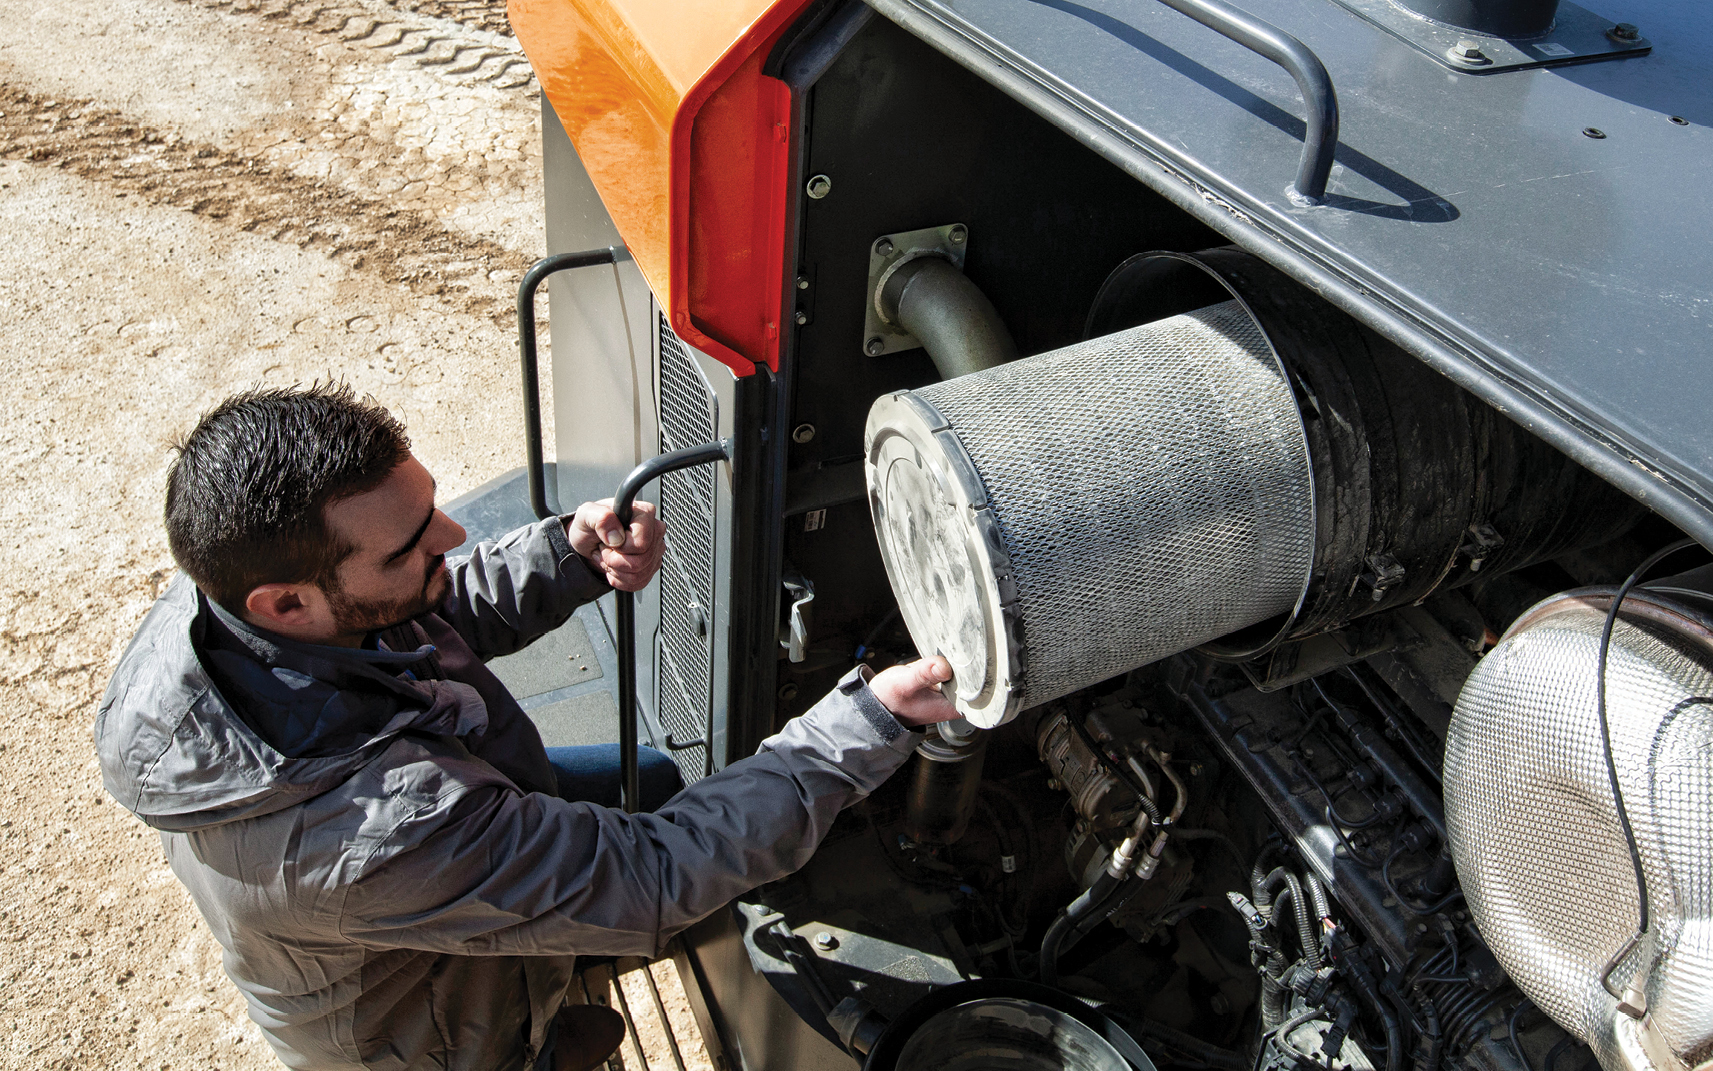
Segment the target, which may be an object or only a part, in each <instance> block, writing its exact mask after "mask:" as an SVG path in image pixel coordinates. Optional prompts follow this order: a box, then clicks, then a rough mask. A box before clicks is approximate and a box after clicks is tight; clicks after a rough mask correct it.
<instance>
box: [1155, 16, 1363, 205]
mask: <svg viewBox="0 0 1713 1071" xmlns="http://www.w3.org/2000/svg"><path fill="white" fill-rule="evenodd" d="M1160 3H1162V4H1165V5H1166V6H1167V7H1169V8H1172V9H1173V10H1175V11H1178V12H1181V13H1182V14H1185V15H1188V16H1189V17H1190V18H1192V19H1195V20H1196V21H1197V22H1199V23H1201V24H1202V25H1203V26H1206V27H1207V28H1208V29H1210V30H1213V31H1215V32H1217V33H1222V34H1224V35H1225V36H1227V37H1229V38H1231V39H1232V40H1233V41H1236V42H1237V43H1238V44H1240V45H1242V46H1243V47H1244V48H1247V49H1249V50H1250V51H1251V52H1254V53H1257V54H1258V55H1261V56H1265V57H1266V58H1267V59H1270V60H1272V61H1273V62H1274V63H1277V64H1278V65H1279V66H1281V67H1283V68H1284V69H1285V70H1286V71H1288V72H1290V75H1291V77H1292V78H1294V79H1296V82H1297V92H1299V93H1301V94H1302V95H1303V109H1304V111H1305V113H1306V114H1305V115H1304V118H1305V119H1306V120H1307V124H1308V129H1307V130H1306V131H1305V132H1304V134H1303V155H1302V159H1301V160H1299V161H1298V163H1297V179H1296V181H1295V182H1293V183H1292V184H1291V187H1290V189H1289V190H1288V191H1287V192H1288V193H1289V194H1290V195H1291V197H1292V200H1296V201H1299V202H1300V203H1302V204H1310V205H1315V204H1320V203H1321V201H1323V200H1325V198H1326V183H1327V179H1328V178H1330V177H1331V176H1332V154H1333V152H1334V150H1336V149H1337V148H1338V94H1337V93H1336V92H1334V91H1333V88H1332V76H1331V75H1329V74H1327V73H1326V65H1325V64H1323V63H1322V62H1321V61H1320V57H1319V56H1316V55H1315V54H1314V53H1313V52H1311V51H1310V50H1309V46H1307V45H1305V44H1303V43H1302V42H1301V41H1299V40H1297V39H1296V38H1295V37H1292V36H1291V35H1290V34H1288V33H1286V32H1285V31H1283V30H1281V29H1279V28H1278V27H1277V26H1274V25H1273V24H1272V23H1270V22H1267V21H1265V20H1263V19H1258V18H1256V17H1255V16H1254V15H1251V14H1249V12H1247V11H1243V10H1240V9H1239V8H1235V7H1232V6H1231V5H1230V4H1228V3H1226V2H1225V0H1160Z"/></svg>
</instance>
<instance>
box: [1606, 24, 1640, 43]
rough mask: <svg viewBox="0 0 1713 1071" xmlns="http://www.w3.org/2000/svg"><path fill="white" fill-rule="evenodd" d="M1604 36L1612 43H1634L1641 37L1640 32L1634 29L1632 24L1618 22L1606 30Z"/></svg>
mask: <svg viewBox="0 0 1713 1071" xmlns="http://www.w3.org/2000/svg"><path fill="white" fill-rule="evenodd" d="M1606 36H1607V37H1610V38H1611V39H1612V40H1614V41H1634V40H1636V39H1638V38H1640V37H1641V36H1642V31H1640V30H1638V29H1636V24H1635V23H1633V22H1620V23H1618V25H1616V26H1614V27H1612V28H1611V29H1610V30H1607V31H1606Z"/></svg>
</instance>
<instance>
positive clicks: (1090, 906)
mask: <svg viewBox="0 0 1713 1071" xmlns="http://www.w3.org/2000/svg"><path fill="white" fill-rule="evenodd" d="M1127 877H1129V873H1128V872H1126V873H1125V875H1124V876H1123V877H1116V878H1115V877H1113V876H1112V874H1111V873H1110V872H1109V871H1107V870H1102V871H1101V872H1100V876H1099V877H1097V878H1095V879H1094V884H1093V885H1090V886H1089V887H1088V888H1086V889H1084V890H1083V891H1082V895H1080V896H1078V897H1077V898H1076V899H1075V900H1072V901H1071V902H1070V904H1069V905H1068V906H1066V907H1065V909H1064V910H1063V911H1060V912H1059V917H1058V918H1056V919H1054V920H1053V924H1052V925H1051V926H1049V927H1048V928H1047V935H1046V936H1045V937H1043V938H1041V954H1040V972H1041V981H1042V982H1043V983H1044V984H1046V985H1058V984H1059V955H1060V953H1061V952H1068V951H1070V949H1071V947H1074V946H1075V944H1076V941H1075V940H1070V938H1071V934H1072V932H1073V931H1074V930H1076V929H1078V928H1079V924H1080V923H1081V922H1082V921H1083V920H1084V919H1086V918H1089V917H1091V916H1094V915H1096V914H1098V913H1099V912H1100V911H1101V909H1102V908H1104V907H1105V906H1106V903H1107V901H1108V900H1110V899H1112V898H1113V896H1114V894H1116V893H1117V892H1118V889H1119V886H1121V885H1124V884H1125V878H1127ZM1115 906H1116V905H1115ZM1109 914H1111V912H1110V911H1108V912H1106V915H1109ZM1106 915H1100V917H1099V918H1098V919H1096V920H1095V924H1098V923H1099V922H1101V921H1104V920H1105V918H1106ZM1089 928H1090V929H1093V928H1094V926H1093V925H1091V926H1090V927H1089ZM1079 936H1080V935H1079ZM1067 940H1070V944H1069V945H1067V944H1066V941H1067Z"/></svg>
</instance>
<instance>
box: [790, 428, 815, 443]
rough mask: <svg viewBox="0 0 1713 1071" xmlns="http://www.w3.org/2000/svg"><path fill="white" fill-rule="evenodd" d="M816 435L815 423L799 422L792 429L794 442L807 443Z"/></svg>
mask: <svg viewBox="0 0 1713 1071" xmlns="http://www.w3.org/2000/svg"><path fill="white" fill-rule="evenodd" d="M814 437H815V425H813V424H799V425H797V426H796V427H795V428H792V429H791V441H792V442H794V443H806V442H808V441H809V440H811V439H813V438H814Z"/></svg>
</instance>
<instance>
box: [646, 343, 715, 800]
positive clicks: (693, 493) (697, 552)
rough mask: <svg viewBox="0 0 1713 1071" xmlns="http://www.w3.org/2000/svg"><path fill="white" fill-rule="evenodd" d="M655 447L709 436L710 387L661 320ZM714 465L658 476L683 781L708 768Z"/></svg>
mask: <svg viewBox="0 0 1713 1071" xmlns="http://www.w3.org/2000/svg"><path fill="white" fill-rule="evenodd" d="M659 361H660V363H659V383H660V449H661V451H662V452H663V453H664V452H665V451H668V450H679V449H682V448H684V447H686V446H698V445H700V444H702V443H707V442H713V441H714V439H715V438H717V437H718V428H719V416H718V411H717V409H716V406H717V404H718V403H717V402H716V401H715V398H714V394H713V391H712V390H711V389H710V388H709V386H708V381H707V379H706V378H705V377H704V376H703V375H702V370H701V369H700V368H698V367H697V366H696V362H695V360H694V359H693V358H692V357H691V356H690V355H689V354H688V353H687V352H685V350H684V344H683V343H682V342H681V341H680V340H679V338H678V336H677V335H676V334H674V333H673V331H672V328H671V327H670V326H668V325H667V322H666V318H665V317H661V319H660V354H659ZM714 503H715V498H714V470H713V467H712V466H709V465H700V466H697V467H696V468H692V469H687V470H683V471H680V472H673V473H668V474H667V475H666V476H664V477H663V478H662V479H661V481H660V518H661V520H662V521H664V522H665V524H666V557H665V561H664V562H663V563H662V565H661V567H660V639H659V645H658V649H657V652H656V654H657V657H656V665H657V666H658V680H659V683H658V688H657V692H656V694H657V695H658V697H659V699H658V703H659V708H660V709H659V718H660V725H661V729H662V730H663V731H664V732H665V733H666V741H665V742H666V744H667V747H668V748H669V749H670V750H671V752H672V756H673V758H674V759H675V760H676V761H677V763H678V768H679V769H680V770H681V771H682V772H683V774H684V781H685V783H689V782H691V781H694V780H696V779H697V778H699V777H702V776H703V775H705V774H706V773H707V772H708V769H709V759H710V756H711V753H710V751H709V747H708V742H707V741H708V738H709V733H710V726H709V724H708V718H709V711H710V708H711V702H712V698H713V680H714V662H713V634H712V622H713V606H714V533H715V528H714Z"/></svg>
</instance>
